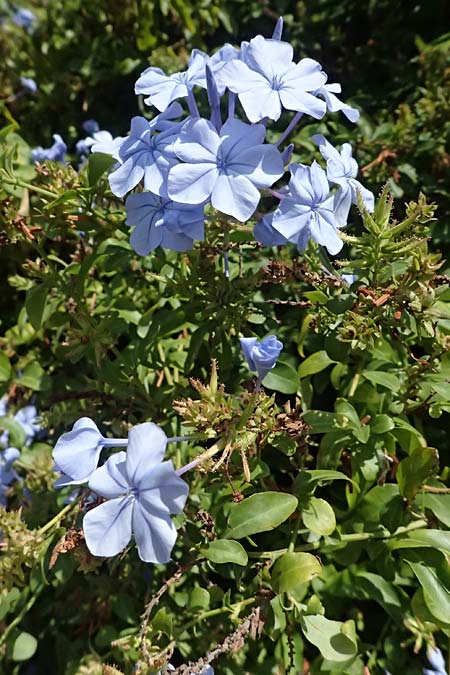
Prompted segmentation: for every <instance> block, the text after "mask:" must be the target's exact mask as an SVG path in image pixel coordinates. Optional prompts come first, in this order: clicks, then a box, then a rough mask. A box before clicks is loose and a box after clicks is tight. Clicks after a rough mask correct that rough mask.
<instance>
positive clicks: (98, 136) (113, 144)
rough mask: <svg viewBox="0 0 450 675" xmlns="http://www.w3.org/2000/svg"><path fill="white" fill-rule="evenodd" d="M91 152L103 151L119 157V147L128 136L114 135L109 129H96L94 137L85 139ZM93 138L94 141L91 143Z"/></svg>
mask: <svg viewBox="0 0 450 675" xmlns="http://www.w3.org/2000/svg"><path fill="white" fill-rule="evenodd" d="M84 140H85V141H86V142H87V144H88V147H89V148H90V150H91V152H102V153H103V154H105V155H112V156H113V157H115V158H116V159H117V154H118V152H119V149H120V147H121V145H122V143H123V142H124V141H126V140H127V136H116V137H113V135H112V134H110V132H109V131H105V130H104V129H101V130H100V131H94V133H93V134H92V137H89V136H88V137H87V138H85V139H84ZM91 140H92V141H94V142H93V143H91Z"/></svg>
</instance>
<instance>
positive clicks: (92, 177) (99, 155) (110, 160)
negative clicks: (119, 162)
mask: <svg viewBox="0 0 450 675" xmlns="http://www.w3.org/2000/svg"><path fill="white" fill-rule="evenodd" d="M115 161H116V160H115V159H114V157H111V155H106V154H104V153H103V152H93V153H91V154H90V155H89V162H88V183H89V185H90V187H93V186H94V185H96V184H97V183H98V181H99V180H100V178H101V177H102V176H103V174H104V173H105V171H108V169H110V168H111V167H112V166H113V164H114V163H115Z"/></svg>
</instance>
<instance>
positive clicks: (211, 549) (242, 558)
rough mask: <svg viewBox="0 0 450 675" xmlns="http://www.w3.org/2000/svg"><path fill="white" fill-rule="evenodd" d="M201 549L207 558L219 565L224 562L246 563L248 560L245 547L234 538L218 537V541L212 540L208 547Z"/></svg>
mask: <svg viewBox="0 0 450 675" xmlns="http://www.w3.org/2000/svg"><path fill="white" fill-rule="evenodd" d="M200 550H201V552H202V553H203V555H204V556H205V558H208V560H211V562H213V563H216V564H218V565H221V564H223V563H235V564H236V565H246V564H247V562H248V555H247V552H246V550H245V548H244V547H243V546H242V544H240V543H239V542H238V541H233V539H216V541H212V542H211V543H210V544H208V546H207V547H205V548H202V549H200Z"/></svg>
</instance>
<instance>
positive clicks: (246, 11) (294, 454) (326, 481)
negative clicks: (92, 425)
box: [0, 0, 450, 675]
mask: <svg viewBox="0 0 450 675" xmlns="http://www.w3.org/2000/svg"><path fill="white" fill-rule="evenodd" d="M284 5H286V6H284ZM436 5H439V7H440V3H436ZM402 7H403V11H401V10H402ZM439 7H437V9H436V7H434V8H433V12H434V13H435V14H436V13H438V12H437V10H438V9H439ZM34 9H35V10H36V13H37V15H38V19H39V27H38V28H37V30H36V32H35V33H34V34H33V35H28V34H27V33H26V32H25V31H23V30H22V29H18V28H17V27H12V26H10V25H9V27H8V28H7V30H6V32H4V35H5V39H4V40H3V42H2V44H1V47H0V56H1V55H2V54H3V56H4V58H3V59H0V62H4V63H5V66H6V67H4V66H2V67H1V68H0V84H1V85H2V91H4V92H5V98H6V99H7V100H6V103H5V102H4V103H2V112H3V114H4V116H5V123H4V128H3V129H2V130H1V131H0V143H1V152H0V179H1V187H0V200H1V218H2V234H1V244H2V272H1V273H2V283H3V284H4V289H6V291H5V290H4V292H3V293H2V294H1V296H0V310H1V311H0V315H1V317H2V318H1V321H2V323H1V336H0V344H1V347H2V351H1V354H0V394H1V395H3V394H7V395H9V399H10V402H11V410H10V411H9V412H8V414H7V415H5V416H4V417H1V418H0V429H1V430H2V431H3V430H6V431H8V432H9V434H10V439H11V442H12V443H14V445H16V446H17V447H19V448H21V449H22V454H21V458H20V461H19V462H16V464H15V468H16V470H17V472H18V474H19V476H20V481H18V482H16V483H14V484H13V485H12V486H11V487H10V488H9V489H8V493H7V498H8V505H9V509H8V511H6V510H5V509H0V521H1V535H0V536H1V541H0V659H1V666H0V669H3V670H2V672H3V671H4V672H5V673H10V672H11V673H14V675H16V674H17V675H18V674H19V673H20V674H21V673H26V670H25V668H26V666H27V663H26V662H30V664H31V665H32V666H35V667H36V668H37V669H38V671H39V672H41V671H42V672H52V673H55V675H94V674H95V675H97V673H98V674H100V673H102V671H103V673H104V675H108V674H109V675H113V674H114V675H116V674H117V673H119V674H120V673H125V674H126V675H130V673H132V672H139V673H141V674H142V675H143V674H144V673H155V672H156V671H158V670H159V669H161V668H163V667H164V666H165V665H166V664H167V663H168V662H169V661H171V662H173V663H174V664H175V665H176V664H180V663H187V662H188V661H191V662H193V663H197V666H192V668H190V669H189V670H188V671H187V672H189V673H190V672H195V668H196V669H197V672H199V671H201V670H202V667H203V666H204V663H203V662H200V661H199V659H202V658H204V657H205V655H207V654H208V653H210V652H211V650H213V649H215V648H217V649H218V650H219V651H218V652H217V653H216V659H215V660H214V667H215V670H216V673H217V674H218V675H222V674H224V675H234V674H236V673H251V674H252V675H253V674H254V675H269V674H273V673H280V674H285V675H292V673H293V672H300V671H301V670H302V669H303V668H306V664H308V667H309V672H311V673H312V674H313V675H316V674H318V673H319V672H329V673H331V674H332V675H346V674H347V675H356V673H358V675H360V673H361V672H362V671H363V669H364V667H365V666H366V667H367V668H368V669H369V671H370V673H371V675H374V674H375V675H381V673H382V672H383V669H384V668H385V667H386V668H387V669H388V670H390V671H391V672H392V673H398V672H407V673H411V674H412V675H415V674H419V673H421V671H422V665H423V658H422V656H423V654H422V651H423V649H424V647H425V646H426V645H427V644H435V643H437V644H438V645H439V646H440V647H441V648H442V649H444V650H445V649H446V646H447V644H448V636H449V630H450V624H449V616H450V571H449V563H448V556H449V555H450V541H449V538H450V494H449V474H450V457H449V451H448V424H449V414H450V357H449V349H450V337H449V336H450V293H449V290H448V277H447V276H446V274H445V269H444V264H445V263H444V262H443V260H442V259H441V257H440V254H438V253H437V252H436V251H435V249H434V248H433V247H434V246H436V245H439V246H441V247H443V248H444V250H445V246H446V245H447V243H448V222H449V211H448V203H446V202H447V201H448V200H447V197H448V194H447V191H446V190H447V187H446V184H447V183H448V181H447V180H446V179H447V177H448V161H447V160H448V157H447V154H446V153H447V151H446V148H447V147H448V140H449V122H448V119H449V116H448V101H449V99H450V94H449V80H448V58H449V56H448V39H447V40H444V39H440V40H437V39H436V37H437V34H436V31H438V30H440V28H441V26H438V28H436V26H435V25H434V24H433V22H432V18H431V13H432V12H431V9H429V8H425V7H419V9H418V11H417V13H412V12H410V11H409V5H408V6H406V3H400V10H399V9H398V8H396V9H395V11H394V10H393V9H392V3H389V2H388V1H387V0H377V1H376V2H370V3H369V4H368V6H367V7H366V6H364V7H363V6H362V4H361V3H356V2H355V1H354V0H345V1H344V2H342V3H338V4H336V3H335V2H331V0H320V1H319V2H315V3H314V6H313V5H312V3H310V2H306V1H305V2H301V3H297V4H296V5H295V7H292V6H291V5H290V4H289V3H283V2H281V4H280V6H279V7H278V6H277V10H279V11H280V12H283V13H284V14H285V16H286V24H287V37H288V38H289V39H291V40H292V41H293V43H294V44H295V45H296V46H297V47H301V48H302V51H303V49H304V50H305V52H308V55H309V56H313V57H316V58H319V59H320V60H321V61H322V62H323V64H324V66H325V68H326V69H327V70H328V71H329V72H330V74H331V73H333V77H332V78H331V79H332V80H333V81H334V80H335V79H336V80H338V81H343V83H344V84H345V83H347V85H348V86H347V91H349V93H350V94H352V95H353V98H354V100H355V101H356V102H359V103H361V104H362V106H363V108H364V109H365V111H366V112H365V114H364V115H363V119H362V122H361V124H360V125H359V127H358V131H357V138H358V145H359V156H360V157H361V156H362V157H363V158H364V160H363V163H365V164H366V167H365V169H364V173H365V176H366V178H367V179H368V180H369V182H372V183H373V185H379V184H380V183H387V188H386V189H385V190H384V191H383V192H382V194H381V196H380V198H379V200H378V202H377V205H376V209H375V213H374V214H372V215H370V214H368V213H367V212H365V210H364V208H363V207H362V205H361V209H360V210H361V219H360V220H358V221H357V222H355V223H354V224H353V227H351V228H349V231H348V232H347V233H344V234H343V237H344V239H345V241H346V245H347V246H346V249H345V256H346V259H344V260H342V261H341V262H338V263H337V266H338V267H339V270H338V271H337V270H335V269H334V268H333V267H332V266H331V264H330V262H329V261H328V260H327V259H324V257H323V254H322V253H321V252H320V251H318V249H317V247H315V246H314V245H312V244H311V245H310V246H309V248H308V250H307V251H306V253H305V255H304V256H303V257H302V259H298V258H295V257H292V254H291V252H289V251H287V250H282V251H278V252H277V254H276V255H275V254H274V251H271V250H267V249H266V250H264V251H262V250H261V248H260V247H259V246H258V245H256V244H255V242H253V241H252V236H251V232H250V230H247V229H246V228H244V227H243V228H242V229H240V230H239V232H233V233H232V235H231V243H230V245H229V249H230V251H229V253H230V267H231V279H230V281H229V282H228V281H227V280H226V279H225V278H224V276H223V273H222V269H221V261H220V257H221V252H222V249H223V247H224V236H223V225H224V223H223V222H222V221H221V220H220V219H219V218H217V220H214V221H211V222H210V223H209V224H208V231H207V237H206V240H205V242H204V243H202V244H200V245H198V247H197V248H196V249H194V250H193V251H190V252H188V253H186V254H175V253H173V252H170V251H163V250H160V249H158V250H157V251H156V252H154V253H153V254H152V255H151V256H149V257H147V258H138V257H137V256H135V255H134V253H133V252H132V249H131V247H130V245H129V243H128V238H129V237H128V228H127V227H126V225H125V224H124V210H123V206H122V205H121V204H119V203H118V202H117V200H115V199H114V198H113V196H112V195H111V193H110V191H109V188H108V183H107V180H106V172H107V170H108V168H109V162H110V160H109V158H108V159H107V158H106V157H105V156H101V155H96V156H93V157H91V158H90V160H89V162H88V164H87V166H86V167H84V169H83V170H82V171H81V172H80V173H77V172H76V171H75V170H74V169H73V168H71V167H70V165H67V166H65V165H52V164H50V163H46V164H44V165H42V166H37V167H36V168H32V167H31V166H30V165H29V162H28V157H29V144H37V143H42V144H44V145H45V144H46V142H47V141H48V140H49V138H50V134H51V133H52V132H62V133H63V135H64V136H65V138H66V140H68V141H70V142H73V141H75V140H76V139H77V138H78V136H79V133H80V132H79V127H80V122H81V121H82V120H83V119H85V118H86V117H96V118H98V119H99V120H100V121H101V123H102V126H103V127H107V128H109V129H111V130H112V131H116V132H121V133H122V132H125V130H126V128H125V126H124V125H125V124H126V123H127V120H128V118H129V117H130V114H131V113H132V112H137V111H135V110H134V109H133V105H134V104H133V103H132V101H131V100H128V99H127V98H126V96H124V94H123V92H124V91H126V90H130V86H129V84H130V82H132V81H133V80H134V78H135V76H136V74H137V73H138V72H140V71H141V70H142V69H143V68H144V67H146V65H147V64H148V62H149V59H150V57H151V61H152V63H153V64H156V65H160V66H161V67H164V68H168V69H169V70H175V69H176V68H178V67H179V66H182V65H183V64H185V62H186V58H187V48H188V47H190V46H192V45H196V46H201V47H205V46H208V48H211V47H212V46H213V45H214V44H218V43H219V39H220V40H222V38H223V33H224V32H227V33H230V34H231V37H232V39H235V38H237V37H239V38H240V37H242V38H248V37H249V35H250V34H254V33H256V32H257V31H258V30H261V31H264V32H265V33H268V31H269V30H270V27H271V26H272V24H273V17H272V16H271V15H270V12H271V11H273V8H271V7H269V4H268V3H266V2H263V3H259V2H258V3H253V2H250V3H248V2H247V3H243V2H240V0H239V1H238V0H229V1H227V2H225V3H217V2H206V3H205V2H193V3H189V4H188V5H187V4H183V3H182V2H176V3H169V4H167V3H150V2H149V3H135V2H122V3H120V7H116V6H115V4H114V3H112V4H111V3H104V2H101V1H97V2H93V3H80V2H78V1H77V0H59V1H58V2H51V3H46V4H45V7H44V6H43V5H42V6H41V4H39V3H35V6H34ZM4 11H5V12H6V11H7V8H6V5H5V9H4ZM8 11H9V8H8ZM405 12H407V16H408V22H409V23H408V25H406V23H407V22H406V19H405V17H406V14H405ZM266 24H267V26H270V27H269V28H268V29H267V28H266ZM214 31H218V32H216V33H215V34H214ZM241 33H242V34H241ZM412 34H416V35H420V36H421V37H417V39H416V45H415V46H414V45H413V44H412V42H411V38H410V35H412ZM386 35H389V40H387V39H386ZM222 41H223V40H222ZM168 42H170V43H171V45H172V46H167V44H168ZM205 42H206V43H207V45H205V44H204V43H205ZM355 54H356V57H357V58H356V59H355ZM20 74H23V75H27V76H33V77H36V79H37V80H38V84H39V86H40V94H39V96H37V97H35V98H29V99H26V98H24V97H21V98H19V99H17V100H13V101H11V100H9V97H10V96H12V95H13V93H14V92H16V91H17V87H18V77H19V75H20ZM117 101H120V102H121V105H120V110H118V109H117ZM16 120H19V122H20V129H19V128H18V127H19V124H18V123H17V122H16ZM327 124H328V126H329V128H330V129H331V130H332V131H333V133H334V134H335V135H337V136H338V138H341V137H342V139H343V140H344V138H345V140H346V139H347V135H348V130H347V127H345V126H344V124H345V122H343V121H342V120H339V119H338V118H337V117H332V118H331V121H328V122H327ZM314 125H315V128H317V131H318V132H326V130H327V127H326V126H325V125H324V123H322V122H320V123H316V122H315V123H314ZM310 131H311V129H310V128H309V129H308V130H307V133H305V131H304V129H302V128H300V131H299V132H298V133H297V135H296V136H295V138H294V141H295V143H296V147H297V149H299V148H301V149H302V152H305V151H310V152H311V153H312V152H313V148H312V147H311V146H310V145H308V141H306V140H305V139H306V137H307V136H308V137H309V135H310ZM18 132H20V135H19V133H18ZM24 139H27V141H28V142H26V141H25V140H24ZM420 191H422V193H423V194H420V196H419V197H418V198H417V194H419V192H420ZM392 194H393V195H394V196H397V197H401V198H402V199H401V200H400V201H397V202H396V203H394V202H393V199H392ZM424 195H426V196H427V197H429V196H432V198H433V200H434V201H436V202H437V203H438V204H439V207H440V208H439V209H438V211H437V212H436V211H435V205H433V204H430V202H429V199H427V198H426V197H425V196H424ZM404 199H407V200H408V203H407V205H406V210H405V207H404V206H403V205H402V203H401V201H402V200H404ZM431 234H433V239H432V240H431V242H430V235H431ZM342 271H343V272H345V273H352V274H354V275H355V276H356V281H355V282H354V283H352V284H351V285H348V284H347V283H345V282H344V281H343V280H342V277H341V275H340V272H342ZM338 272H339V273H338ZM267 333H272V334H274V333H276V334H277V336H278V337H279V338H280V339H282V340H283V342H284V344H285V349H284V350H283V353H282V357H281V359H280V361H279V362H278V365H277V366H276V368H275V369H274V370H273V371H271V372H270V373H269V374H268V375H267V377H266V378H265V380H264V383H263V386H264V389H263V390H262V391H261V392H259V393H256V392H254V386H253V382H252V380H251V376H250V374H249V372H248V369H247V368H246V366H245V365H244V363H243V358H242V355H241V352H240V348H239V341H238V337H239V335H245V336H249V335H258V336H263V335H266V334H267ZM36 398H37V402H38V405H39V410H40V412H41V414H42V420H43V426H44V427H45V428H46V429H48V433H49V437H48V439H47V442H45V443H42V442H35V443H33V445H32V446H31V447H26V446H25V437H24V433H23V430H22V428H21V427H20V425H18V424H17V422H16V421H14V419H13V413H14V412H15V410H16V409H18V408H19V407H21V406H22V405H23V404H26V403H28V402H31V401H34V400H36ZM82 415H88V416H90V417H92V418H94V419H95V420H96V421H98V423H99V424H100V426H101V428H102V431H103V432H104V433H105V434H111V435H114V436H123V435H126V433H127V430H128V429H129V427H130V426H131V425H133V424H136V423H139V422H142V421H145V420H153V421H155V422H157V423H159V424H160V425H161V426H163V427H164V429H165V430H166V432H167V433H168V435H181V434H182V433H185V432H190V433H193V434H194V435H195V442H194V443H191V444H188V443H182V444H180V445H178V446H177V449H174V448H175V446H171V448H170V450H169V453H170V458H171V459H172V460H173V462H174V464H175V465H176V467H177V468H179V467H180V466H182V465H183V464H185V463H187V462H190V461H193V460H200V461H199V464H198V466H197V468H196V470H195V471H192V472H190V473H189V474H188V476H189V477H188V481H189V484H190V488H191V491H190V497H189V500H188V503H187V506H186V509H185V512H184V514H183V515H181V516H180V517H179V518H178V519H177V521H176V524H177V528H178V540H177V544H176V547H175V549H174V552H173V562H172V563H170V564H169V565H168V566H154V567H151V568H149V567H148V566H146V565H144V564H143V563H142V562H141V561H140V560H139V559H138V557H137V554H136V551H135V550H134V546H130V547H129V549H127V550H126V551H125V552H124V553H123V554H122V555H120V556H118V557H117V558H116V559H109V560H102V559H98V558H93V557H92V556H91V555H90V554H89V552H88V551H87V549H86V547H85V544H84V540H83V535H82V532H81V529H80V528H81V511H80V500H79V499H78V501H77V500H75V501H74V502H73V503H69V504H66V502H65V500H66V499H67V497H68V496H69V494H70V489H66V490H65V491H62V492H60V493H58V494H56V493H55V491H54V490H53V489H52V483H53V481H54V478H55V476H54V474H53V471H52V460H51V447H52V445H53V443H54V441H55V439H56V438H57V437H58V435H59V434H60V433H62V432H63V431H66V430H67V429H68V428H69V427H70V426H71V424H72V423H73V422H74V421H75V420H76V419H78V418H79V417H81V416H82ZM81 499H84V497H82V498H81ZM149 603H150V604H149ZM146 608H147V609H146ZM256 637H257V638H258V639H256V640H255V639H253V638H256ZM400 644H401V645H403V648H402V649H399V645H400ZM419 652H420V654H419ZM22 664H23V665H22ZM112 664H114V665H112Z"/></svg>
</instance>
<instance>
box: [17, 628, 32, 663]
mask: <svg viewBox="0 0 450 675" xmlns="http://www.w3.org/2000/svg"><path fill="white" fill-rule="evenodd" d="M36 649H37V640H36V638H35V637H34V636H33V635H30V633H20V635H19V636H18V637H17V638H16V640H15V642H14V645H13V649H12V660H13V661H27V660H28V659H31V657H32V656H33V654H34V652H35V651H36Z"/></svg>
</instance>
